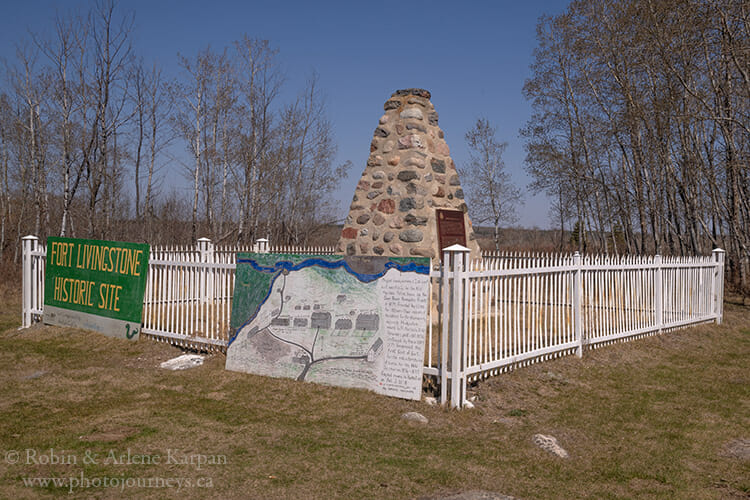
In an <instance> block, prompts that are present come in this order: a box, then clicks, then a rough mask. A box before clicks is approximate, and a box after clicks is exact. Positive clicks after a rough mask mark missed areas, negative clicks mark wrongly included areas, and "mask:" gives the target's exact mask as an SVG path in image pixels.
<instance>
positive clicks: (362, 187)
mask: <svg viewBox="0 0 750 500" xmlns="http://www.w3.org/2000/svg"><path fill="white" fill-rule="evenodd" d="M357 189H358V190H360V191H367V190H369V189H370V183H369V182H367V181H366V180H364V179H362V180H360V181H359V182H358V183H357Z"/></svg>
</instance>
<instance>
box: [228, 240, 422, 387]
mask: <svg viewBox="0 0 750 500" xmlns="http://www.w3.org/2000/svg"><path fill="white" fill-rule="evenodd" d="M429 270H430V260H429V259H427V258H422V257H419V258H400V257H390V258H386V257H342V256H331V255H297V254H245V253H240V254H238V256H237V274H236V278H235V289H234V298H233V306H232V319H231V325H232V328H233V329H234V330H235V335H234V336H233V338H232V339H231V340H230V343H229V348H228V350H227V363H226V368H227V369H228V370H233V371H241V372H247V373H255V374H259V375H267V376H272V377H288V378H295V379H297V380H306V381H312V382H318V383H323V384H330V385H337V386H343V387H359V388H364V389H370V390H373V391H375V392H378V393H380V394H386V395H389V396H396V397H401V398H407V399H419V398H420V396H421V386H422V366H423V362H424V344H425V331H426V328H427V305H428V297H429Z"/></svg>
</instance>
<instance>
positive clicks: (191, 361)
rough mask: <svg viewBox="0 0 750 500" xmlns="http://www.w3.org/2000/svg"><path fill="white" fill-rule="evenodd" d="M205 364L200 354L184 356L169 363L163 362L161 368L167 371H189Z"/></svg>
mask: <svg viewBox="0 0 750 500" xmlns="http://www.w3.org/2000/svg"><path fill="white" fill-rule="evenodd" d="M202 364H203V356H201V355H199V354H183V355H182V356H177V357H176V358H172V359H170V360H169V361H165V362H163V363H162V364H161V365H159V366H160V367H162V368H164V369H165V370H188V369H190V368H195V367H196V366H200V365H202Z"/></svg>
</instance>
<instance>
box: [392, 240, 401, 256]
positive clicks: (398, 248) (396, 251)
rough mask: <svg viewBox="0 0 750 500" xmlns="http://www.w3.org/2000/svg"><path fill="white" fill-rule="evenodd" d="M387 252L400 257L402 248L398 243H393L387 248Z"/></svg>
mask: <svg viewBox="0 0 750 500" xmlns="http://www.w3.org/2000/svg"><path fill="white" fill-rule="evenodd" d="M388 250H390V251H391V252H393V253H394V254H396V255H401V252H402V251H403V247H402V246H401V245H399V244H398V243H394V244H393V245H391V246H389V247H388Z"/></svg>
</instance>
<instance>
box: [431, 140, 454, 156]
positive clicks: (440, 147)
mask: <svg viewBox="0 0 750 500" xmlns="http://www.w3.org/2000/svg"><path fill="white" fill-rule="evenodd" d="M435 149H436V150H437V152H438V153H440V154H441V155H444V156H448V155H449V154H451V148H449V147H448V145H447V144H446V143H445V142H442V141H441V142H438V144H437V146H435Z"/></svg>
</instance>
